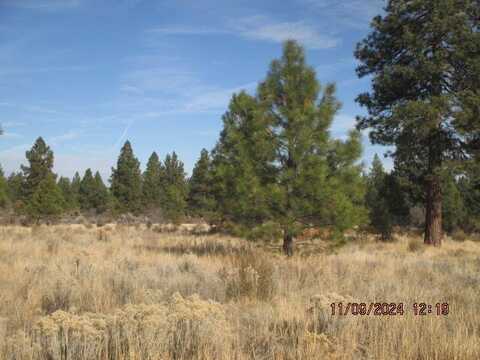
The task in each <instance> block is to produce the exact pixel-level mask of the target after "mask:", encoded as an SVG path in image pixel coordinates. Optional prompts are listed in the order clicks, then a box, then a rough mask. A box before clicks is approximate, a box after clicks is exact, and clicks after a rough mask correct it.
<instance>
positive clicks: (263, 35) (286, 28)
mask: <svg viewBox="0 0 480 360" xmlns="http://www.w3.org/2000/svg"><path fill="white" fill-rule="evenodd" d="M148 32H149V33H150V34H160V35H223V34H228V35H232V36H240V37H243V38H246V39H252V40H260V41H269V42H275V43H281V42H283V41H285V40H289V39H295V40H298V41H300V42H301V43H302V44H304V45H305V46H306V47H308V48H311V49H328V48H333V47H336V46H337V45H338V44H339V42H340V40H339V39H337V38H335V37H333V36H331V35H329V34H327V33H322V32H321V31H320V30H319V29H318V28H317V27H315V26H312V25H310V24H307V23H306V22H304V21H285V22H281V21H275V20H273V19H270V18H268V17H266V16H259V15H255V16H249V17H243V18H240V19H231V20H230V21H228V22H227V23H226V25H225V26H222V27H192V26H181V25H175V26H164V27H159V28H154V29H151V30H149V31H148Z"/></svg>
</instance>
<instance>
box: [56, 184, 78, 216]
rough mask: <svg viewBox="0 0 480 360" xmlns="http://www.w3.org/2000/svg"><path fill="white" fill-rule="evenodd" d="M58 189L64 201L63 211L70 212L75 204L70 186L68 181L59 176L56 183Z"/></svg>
mask: <svg viewBox="0 0 480 360" xmlns="http://www.w3.org/2000/svg"><path fill="white" fill-rule="evenodd" d="M57 185H58V187H59V188H60V191H61V192H62V196H63V199H64V200H65V202H64V204H65V209H66V210H72V209H74V208H75V202H74V199H73V194H72V185H71V183H70V179H69V178H67V177H64V176H61V177H60V178H59V179H58V183H57Z"/></svg>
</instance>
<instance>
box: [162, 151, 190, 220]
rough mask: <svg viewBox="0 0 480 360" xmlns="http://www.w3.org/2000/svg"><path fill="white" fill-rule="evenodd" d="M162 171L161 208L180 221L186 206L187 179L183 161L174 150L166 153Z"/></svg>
mask: <svg viewBox="0 0 480 360" xmlns="http://www.w3.org/2000/svg"><path fill="white" fill-rule="evenodd" d="M164 169H165V171H164V173H163V176H162V178H161V180H160V182H161V184H162V197H163V199H162V210H163V211H164V213H165V216H166V217H167V218H168V219H170V220H172V221H174V222H178V221H180V220H181V219H182V218H183V216H184V215H185V210H186V207H187V194H188V188H187V181H186V174H185V171H184V169H183V163H182V162H181V161H180V160H179V159H178V157H177V154H175V152H173V153H172V155H170V154H167V156H166V157H165V161H164Z"/></svg>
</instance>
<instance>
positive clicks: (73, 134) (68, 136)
mask: <svg viewBox="0 0 480 360" xmlns="http://www.w3.org/2000/svg"><path fill="white" fill-rule="evenodd" d="M80 135H81V133H80V132H79V131H76V130H69V131H67V132H66V133H64V134H60V135H57V136H52V137H51V138H49V139H48V142H50V143H51V144H53V145H58V144H60V143H62V142H64V141H68V140H73V139H76V138H78V137H79V136H80Z"/></svg>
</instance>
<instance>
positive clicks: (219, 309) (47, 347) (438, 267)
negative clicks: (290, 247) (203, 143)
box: [0, 224, 480, 360]
mask: <svg viewBox="0 0 480 360" xmlns="http://www.w3.org/2000/svg"><path fill="white" fill-rule="evenodd" d="M269 246H271V245H269ZM312 246H313V245H311V244H310V245H309V251H307V252H304V254H311V255H304V256H297V257H294V258H293V259H285V258H284V257H283V256H280V255H279V254H278V252H277V251H272V248H270V247H269V248H267V247H265V248H261V247H258V246H257V247H254V246H253V245H251V243H247V242H244V241H241V240H238V239H234V238H225V237H221V236H218V235H212V236H206V235H205V236H202V235H197V236H191V235H186V234H182V233H178V232H168V231H158V229H156V228H155V226H153V227H151V228H150V229H148V228H147V227H146V226H137V227H127V226H114V225H108V224H107V225H105V226H102V227H101V228H97V227H96V226H89V227H85V226H82V225H79V226H73V225H71V226H55V227H44V226H40V227H33V228H24V227H13V226H12V227H2V228H1V229H0V358H1V359H62V360H63V359H321V358H326V359H478V358H480V341H479V339H480V313H479V310H478V309H479V308H480V299H479V297H478V295H479V294H480V244H479V243H475V242H472V241H469V240H468V239H467V240H465V241H463V242H461V243H460V242H454V241H446V242H445V245H444V246H443V247H442V248H440V249H434V248H425V247H423V246H422V245H421V244H420V239H418V238H412V237H410V238H408V237H406V236H405V237H400V239H399V240H398V241H397V242H395V243H388V244H384V243H373V242H369V241H365V240H362V241H357V242H352V243H350V244H349V245H347V246H345V247H343V248H339V249H336V250H335V253H326V252H325V251H323V249H324V248H325V247H324V246H318V249H319V250H318V251H313V250H312V249H311V247H312ZM305 247H307V246H306V245H305ZM273 250H275V248H273ZM340 301H342V302H345V303H346V302H365V303H370V302H404V303H405V311H406V314H405V315H404V316H373V315H370V316H359V315H358V316H354V315H347V316H332V315H331V313H330V312H331V310H330V303H331V302H340ZM414 302H427V303H431V304H435V303H437V302H440V303H443V302H448V303H449V304H450V314H449V315H448V316H437V315H427V316H414V315H413V310H412V304H413V303H414Z"/></svg>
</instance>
